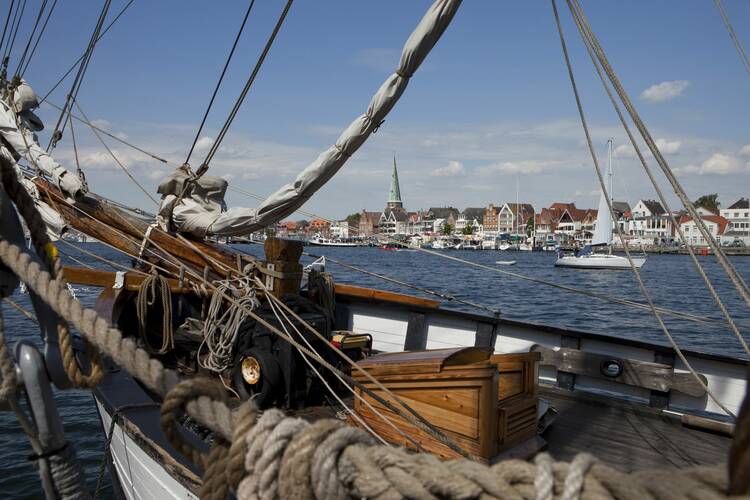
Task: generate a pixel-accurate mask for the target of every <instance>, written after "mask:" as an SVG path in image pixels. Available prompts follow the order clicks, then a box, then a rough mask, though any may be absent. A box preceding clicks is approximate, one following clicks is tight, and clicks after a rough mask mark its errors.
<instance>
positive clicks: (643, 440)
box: [539, 386, 732, 472]
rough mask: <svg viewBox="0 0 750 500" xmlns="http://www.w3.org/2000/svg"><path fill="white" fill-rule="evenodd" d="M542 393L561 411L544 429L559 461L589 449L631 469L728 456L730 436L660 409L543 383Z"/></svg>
mask: <svg viewBox="0 0 750 500" xmlns="http://www.w3.org/2000/svg"><path fill="white" fill-rule="evenodd" d="M539 397H540V398H542V399H546V400H547V401H549V402H550V403H551V404H552V406H554V407H555V408H556V409H557V410H558V414H557V417H556V419H555V420H554V422H553V423H552V425H550V426H549V427H548V428H547V430H546V431H545V432H544V434H542V437H543V438H544V439H545V440H546V441H547V443H548V450H547V451H549V452H550V453H551V454H552V456H553V457H554V458H555V459H557V460H571V459H572V458H573V457H574V456H575V455H576V454H578V453H580V452H588V453H591V454H593V455H595V456H596V457H597V458H598V459H599V460H601V461H602V462H604V463H606V464H608V465H611V466H613V467H615V468H617V469H618V470H620V471H622V472H632V471H636V470H644V469H651V468H659V469H664V468H678V467H686V466H691V465H712V464H716V463H720V462H726V461H727V459H728V456H729V447H730V445H731V442H732V439H731V438H730V437H728V436H724V435H720V434H715V433H711V432H708V431H704V430H698V429H691V428H688V427H685V426H683V425H682V424H681V423H680V421H679V420H678V419H675V418H670V417H668V416H666V415H664V414H662V413H661V412H658V411H656V410H651V409H649V408H645V407H642V406H636V405H633V404H628V403H620V402H616V401H615V400H612V399H607V400H606V401H604V400H603V398H601V399H600V398H596V397H591V396H586V395H581V394H580V393H570V392H567V391H563V390H560V389H553V388H543V387H542V386H540V391H539ZM605 403H606V404H605Z"/></svg>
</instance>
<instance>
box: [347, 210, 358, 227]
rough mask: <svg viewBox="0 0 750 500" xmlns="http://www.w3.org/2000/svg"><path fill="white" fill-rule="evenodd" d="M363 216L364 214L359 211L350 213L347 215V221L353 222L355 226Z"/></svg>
mask: <svg viewBox="0 0 750 500" xmlns="http://www.w3.org/2000/svg"><path fill="white" fill-rule="evenodd" d="M360 217H362V214H361V213H359V212H357V213H356V214H349V215H347V216H346V222H348V223H350V224H353V225H355V226H357V225H359V218H360Z"/></svg>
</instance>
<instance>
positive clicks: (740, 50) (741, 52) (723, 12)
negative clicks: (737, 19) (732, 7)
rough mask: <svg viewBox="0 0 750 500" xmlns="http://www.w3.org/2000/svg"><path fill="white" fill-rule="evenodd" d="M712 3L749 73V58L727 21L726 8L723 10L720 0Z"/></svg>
mask: <svg viewBox="0 0 750 500" xmlns="http://www.w3.org/2000/svg"><path fill="white" fill-rule="evenodd" d="M714 3H715V4H716V8H717V9H719V14H721V19H722V21H724V26H726V28H727V32H728V33H729V37H730V38H731V39H732V43H734V47H735V48H736V49H737V53H738V54H739V55H740V61H741V62H742V65H743V66H744V67H745V70H746V71H747V74H748V75H750V59H748V57H747V53H746V52H745V49H744V47H743V46H742V42H740V39H739V38H737V33H735V32H734V27H733V26H732V23H731V22H730V21H729V16H728V15H727V12H726V10H724V5H723V4H722V3H721V0H714Z"/></svg>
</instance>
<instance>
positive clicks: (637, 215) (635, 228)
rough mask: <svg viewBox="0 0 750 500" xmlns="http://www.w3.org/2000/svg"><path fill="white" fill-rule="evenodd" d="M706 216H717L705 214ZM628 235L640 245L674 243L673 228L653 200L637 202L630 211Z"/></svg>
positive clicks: (664, 211)
mask: <svg viewBox="0 0 750 500" xmlns="http://www.w3.org/2000/svg"><path fill="white" fill-rule="evenodd" d="M705 214H706V215H718V214H713V213H711V212H705ZM628 232H629V234H630V235H632V236H634V237H635V238H636V239H637V240H638V241H639V242H640V243H641V244H648V245H657V244H663V243H670V242H672V241H674V235H675V228H674V227H673V226H672V221H671V217H670V216H669V213H668V212H667V211H666V210H665V209H664V207H663V206H662V205H661V203H659V202H658V201H655V200H638V203H636V204H635V206H634V207H633V209H632V210H631V218H630V229H629V231H628Z"/></svg>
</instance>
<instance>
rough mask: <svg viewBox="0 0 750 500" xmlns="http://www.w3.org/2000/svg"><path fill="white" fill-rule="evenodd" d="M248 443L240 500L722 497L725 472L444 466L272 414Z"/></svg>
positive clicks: (578, 464)
mask: <svg viewBox="0 0 750 500" xmlns="http://www.w3.org/2000/svg"><path fill="white" fill-rule="evenodd" d="M245 439H246V442H247V454H246V455H245V469H246V471H247V476H246V477H245V478H244V479H243V480H242V481H241V482H240V485H239V487H238V489H237V497H238V498H240V499H243V500H246V499H262V500H271V499H276V498H285V499H287V498H289V499H295V500H297V499H299V500H302V499H304V500H312V499H346V498H372V499H378V500H385V499H399V498H482V499H490V498H502V499H540V500H552V499H561V500H574V499H579V498H580V499H586V500H588V499H615V498H616V499H621V500H636V499H638V500H640V499H643V498H647V499H667V498H670V499H676V498H688V497H689V498H708V499H712V498H716V499H718V498H726V488H727V477H726V469H725V466H724V465H716V466H710V467H693V468H690V469H683V470H679V471H674V470H670V471H648V472H638V473H633V474H624V473H621V472H618V471H616V470H614V469H612V468H610V467H608V466H606V465H603V464H601V463H599V462H597V461H596V459H595V458H594V457H592V456H591V455H589V454H585V453H584V454H580V455H578V456H576V457H575V458H574V459H573V461H572V462H570V463H566V462H555V461H553V460H552V458H551V457H550V456H549V455H547V454H541V455H538V457H537V458H536V460H535V462H534V463H529V462H524V461H521V460H506V461H503V462H500V463H498V464H496V465H493V466H486V465H482V464H479V463H476V462H472V461H468V460H464V459H459V460H452V461H445V462H443V461H440V460H438V459H437V458H436V457H434V456H432V455H428V454H413V453H409V452H407V451H405V450H404V449H401V448H390V447H385V446H380V445H376V444H374V443H373V442H372V440H371V438H370V437H369V436H368V435H367V434H366V433H365V432H364V431H362V430H360V429H356V428H353V427H347V426H345V425H343V424H342V423H341V422H339V421H336V420H332V419H324V420H319V421H316V422H315V423H313V424H310V423H308V422H306V421H304V420H301V419H298V418H291V417H284V415H283V413H281V412H280V411H278V410H269V411H267V412H265V413H264V414H263V416H261V417H260V418H259V419H258V421H257V422H256V424H255V426H253V427H252V429H251V430H250V432H248V433H247V434H246V437H245Z"/></svg>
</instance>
